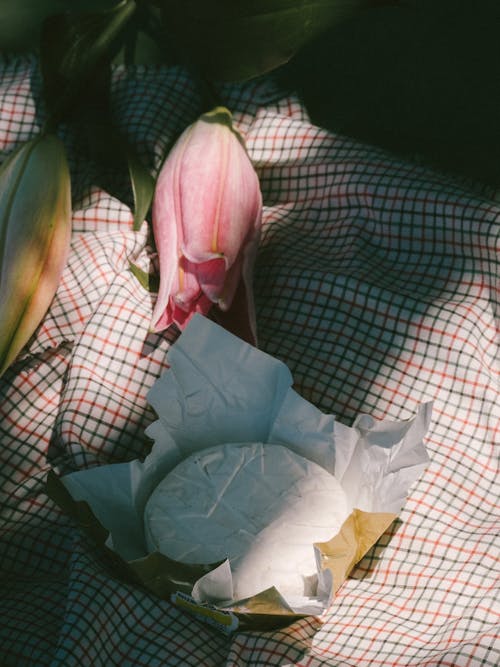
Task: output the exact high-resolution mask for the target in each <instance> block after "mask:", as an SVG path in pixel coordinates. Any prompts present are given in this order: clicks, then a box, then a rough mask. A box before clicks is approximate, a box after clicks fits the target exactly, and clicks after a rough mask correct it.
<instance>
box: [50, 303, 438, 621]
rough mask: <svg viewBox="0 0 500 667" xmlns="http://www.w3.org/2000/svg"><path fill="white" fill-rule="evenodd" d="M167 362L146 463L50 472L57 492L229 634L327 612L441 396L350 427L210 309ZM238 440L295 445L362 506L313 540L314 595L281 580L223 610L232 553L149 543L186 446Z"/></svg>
mask: <svg viewBox="0 0 500 667" xmlns="http://www.w3.org/2000/svg"><path fill="white" fill-rule="evenodd" d="M168 361H169V364H170V368H169V370H168V371H166V372H165V373H164V374H163V375H162V376H161V377H160V378H159V379H158V380H157V382H156V383H155V384H154V386H153V387H152V388H151V390H150V392H149V394H148V401H149V402H150V404H151V405H152V407H153V408H154V409H155V411H156V413H157V415H158V420H157V421H155V422H154V423H153V424H151V426H149V427H148V429H147V431H146V433H147V434H148V435H149V436H150V437H151V438H152V439H153V440H154V445H153V447H152V450H151V453H150V454H149V455H148V456H147V457H146V458H145V459H144V461H139V460H135V461H131V462H129V463H120V464H113V465H107V466H101V467H97V468H91V469H89V470H84V471H80V472H76V473H72V474H70V475H65V476H64V477H62V478H60V479H59V478H57V476H56V475H55V474H54V473H50V474H49V477H48V480H47V490H48V493H49V495H50V496H51V497H52V498H53V499H54V500H55V501H56V502H57V503H58V504H59V505H60V506H61V507H62V508H63V509H64V510H65V511H66V512H68V513H69V514H70V515H71V516H72V517H73V518H74V519H75V520H76V521H77V522H78V523H79V524H80V525H81V526H82V528H83V529H84V530H86V531H87V533H89V534H90V535H91V536H92V538H93V539H94V540H95V541H96V542H97V543H98V544H100V545H101V547H102V549H103V550H105V551H106V552H107V554H108V557H109V562H110V565H111V567H112V568H113V570H114V572H115V573H116V574H118V575H120V576H122V577H124V578H125V579H127V580H128V581H130V582H132V583H135V584H137V585H140V586H143V587H145V588H147V589H148V590H149V591H152V592H154V593H155V594H156V595H158V596H159V597H161V598H167V599H171V600H172V601H173V602H175V603H176V604H178V605H179V606H180V607H181V608H183V609H185V610H186V611H189V612H190V613H193V614H196V615H197V616H198V617H199V618H201V620H204V621H206V622H209V623H212V624H214V625H215V626H216V627H218V628H219V629H220V630H222V631H224V632H231V631H233V630H235V629H236V628H240V629H241V628H243V629H248V628H255V629H262V630H265V629H271V628H274V627H279V626H283V625H286V624H288V623H291V622H292V621H294V620H296V619H298V618H302V617H304V616H306V615H316V616H320V615H321V614H322V613H323V612H324V611H325V609H326V608H327V607H328V605H329V604H330V602H331V599H332V596H333V595H334V594H335V592H336V591H337V590H338V588H339V587H340V586H341V584H342V583H343V582H344V581H345V579H346V578H347V576H348V575H349V573H350V572H351V570H352V569H353V567H354V566H355V565H356V563H357V562H359V561H360V560H361V558H362V557H363V556H364V555H365V554H366V552H367V551H368V550H369V549H370V548H371V547H372V546H373V545H374V544H375V543H376V542H377V540H378V539H379V537H380V536H381V535H382V534H383V533H384V532H385V531H386V530H387V528H388V527H389V525H390V524H391V523H392V521H393V520H394V519H395V518H396V517H397V516H398V514H399V512H400V510H401V508H402V506H403V505H404V503H405V500H406V497H407V494H408V491H409V488H410V486H411V485H412V484H413V483H414V482H415V481H416V480H417V479H418V478H419V477H420V475H421V474H422V472H423V471H424V469H425V468H426V466H427V464H428V456H427V453H426V450H425V447H424V445H423V437H424V435H425V433H426V431H427V428H428V425H429V421H430V414H431V404H430V403H425V404H422V405H421V406H420V408H419V410H418V412H417V414H416V415H415V416H414V417H413V418H412V419H409V420H405V421H376V420H374V419H373V418H371V417H370V416H368V415H359V416H358V418H357V419H356V420H355V422H354V424H353V426H352V427H348V426H346V425H343V424H341V423H339V422H336V421H335V419H334V417H333V415H325V414H323V413H322V412H320V411H319V410H318V409H317V408H316V407H314V406H313V405H312V404H311V403H309V402H308V401H306V400H304V399H303V398H302V397H301V396H299V395H298V394H297V392H295V391H294V390H293V389H292V376H291V374H290V371H289V369H288V368H287V366H286V365H285V364H283V363H282V362H280V361H279V360H277V359H275V358H273V357H271V356H269V355H267V354H265V353H263V352H261V351H259V350H257V349H256V348H254V347H252V346H250V345H248V344H247V343H244V342H243V341H241V340H240V339H239V338H237V337H235V336H233V335H232V334H230V333H228V332H227V331H225V330H224V329H222V328H221V327H219V326H218V325H216V324H214V323H213V322H211V321H210V320H208V319H207V318H204V317H202V316H201V315H197V316H195V317H194V318H193V319H192V320H191V322H190V323H189V325H188V326H187V327H186V329H185V330H184V332H183V333H182V335H181V336H180V337H179V338H178V340H177V342H176V343H175V344H174V345H173V346H172V347H171V349H170V351H169V353H168ZM236 442H263V443H274V444H281V445H285V446H286V447H288V448H289V449H291V450H292V451H294V452H295V453H296V454H299V455H300V456H303V457H305V458H307V459H309V460H311V461H313V462H314V463H317V464H318V465H320V466H322V467H323V468H325V469H326V470H327V471H328V472H330V473H331V474H334V475H335V477H336V478H337V479H338V480H339V481H340V482H341V484H342V487H343V489H344V491H345V493H346V496H347V499H348V503H349V508H350V509H351V510H352V512H351V514H350V516H349V517H348V518H347V520H346V521H345V523H344V524H343V526H342V528H341V530H340V531H339V533H338V534H337V535H332V539H331V540H329V541H328V542H322V543H317V544H315V545H311V549H314V552H315V556H316V563H317V577H318V587H317V595H316V596H315V597H313V598H305V597H300V598H298V597H296V598H294V599H287V600H285V599H284V598H283V597H282V596H281V595H280V594H279V593H278V591H277V590H276V589H274V588H271V589H268V590H267V591H263V592H262V593H259V594H258V595H255V596H253V597H252V598H249V599H248V600H239V601H231V603H230V604H227V603H225V604H224V608H221V607H220V604H218V603H219V601H220V600H224V599H226V597H227V591H228V590H232V588H231V569H230V565H229V562H228V561H227V560H226V561H224V562H222V563H216V564H207V565H206V566H205V565H203V566H198V565H196V566H194V565H183V564H181V563H178V562H176V561H173V560H171V559H169V558H167V557H166V556H163V555H162V554H159V553H153V554H148V553H147V549H146V543H145V538H144V527H143V514H144V507H145V505H146V502H147V500H148V498H149V496H150V494H151V492H152V491H153V489H154V488H155V487H156V485H157V484H158V483H159V482H160V481H161V480H162V479H163V478H164V477H165V475H166V474H167V473H168V472H169V471H170V470H171V469H172V468H173V467H175V466H176V465H177V463H179V462H180V461H181V460H183V459H184V458H185V457H187V456H188V455H190V454H192V453H194V452H197V451H200V450H202V449H205V448H207V447H211V446H215V445H219V444H223V443H236ZM225 596H226V597H225Z"/></svg>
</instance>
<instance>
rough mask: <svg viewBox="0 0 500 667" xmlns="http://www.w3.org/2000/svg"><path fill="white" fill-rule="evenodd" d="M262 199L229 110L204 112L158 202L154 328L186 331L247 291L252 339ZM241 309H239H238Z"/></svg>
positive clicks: (167, 174)
mask: <svg viewBox="0 0 500 667" xmlns="http://www.w3.org/2000/svg"><path fill="white" fill-rule="evenodd" d="M261 215H262V195H261V192H260V186H259V179H258V176H257V174H256V172H255V170H254V168H253V166H252V163H251V161H250V158H249V157H248V155H247V152H246V150H245V146H244V143H243V140H242V138H241V137H240V135H239V134H238V133H237V132H236V131H235V130H234V129H233V127H232V123H231V114H230V112H229V111H228V110H227V109H225V108H224V107H217V108H216V109H214V110H213V111H211V112H209V113H206V114H203V115H202V116H201V117H200V118H199V119H198V120H197V121H196V122H195V123H193V124H192V125H190V126H189V127H188V128H187V129H186V130H185V131H184V132H183V133H182V135H181V136H180V137H179V139H178V140H177V142H176V144H175V145H174V147H173V148H172V150H171V152H170V154H169V155H168V157H167V160H166V161H165V164H164V165H163V167H162V170H161V172H160V176H159V178H158V182H157V185H156V191H155V196H154V201H153V232H154V237H155V241H156V247H157V250H158V257H159V265H160V286H159V291H158V299H157V302H156V305H155V308H154V311H153V316H152V328H153V330H154V331H162V330H163V329H166V328H167V327H169V326H170V325H171V324H172V323H175V324H177V326H178V327H179V328H180V329H182V328H184V326H185V325H186V324H187V323H188V322H189V320H190V319H191V317H192V316H193V315H194V313H201V314H203V315H206V314H207V313H208V311H209V310H210V308H211V307H212V305H213V304H217V306H218V307H219V308H220V309H221V310H222V311H227V310H228V309H229V307H230V306H231V303H232V301H233V298H234V296H235V293H236V291H237V289H238V298H240V294H241V292H242V290H241V285H240V281H241V283H242V286H243V288H244V293H243V296H242V298H243V299H244V300H245V304H246V305H245V309H246V311H247V312H246V315H247V317H248V322H249V325H250V330H251V336H250V337H253V339H255V336H256V333H255V328H256V327H255V310H254V305H253V296H252V270H253V263H254V260H255V256H256V254H257V246H258V242H259V235H260V226H261ZM240 311H241V305H240Z"/></svg>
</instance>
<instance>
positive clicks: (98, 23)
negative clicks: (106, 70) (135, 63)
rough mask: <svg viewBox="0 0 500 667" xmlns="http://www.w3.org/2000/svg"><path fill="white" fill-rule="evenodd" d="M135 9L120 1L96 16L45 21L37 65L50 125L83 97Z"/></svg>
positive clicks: (129, 2)
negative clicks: (39, 66)
mask: <svg viewBox="0 0 500 667" xmlns="http://www.w3.org/2000/svg"><path fill="white" fill-rule="evenodd" d="M135 9H136V5H135V2H134V0H120V1H119V2H118V3H117V4H115V5H114V6H113V7H111V8H106V9H105V10H103V11H101V12H98V13H97V12H96V13H91V14H78V13H70V12H67V13H65V14H59V15H56V16H50V17H49V18H48V19H47V20H46V21H45V24H44V27H43V31H42V38H41V45H40V64H41V69H42V75H43V83H44V92H45V97H46V102H47V106H48V108H49V112H50V113H51V114H52V117H53V119H54V122H57V121H58V120H60V119H61V118H62V117H64V116H65V114H67V113H68V111H69V110H71V109H72V108H73V107H74V106H77V105H78V103H79V101H80V100H81V99H84V98H85V95H86V93H87V88H88V87H89V86H90V87H91V86H92V83H93V80H94V78H95V76H96V73H97V72H98V71H99V70H102V68H103V67H106V66H107V65H109V62H110V61H111V59H112V58H113V57H114V56H115V55H116V53H117V51H118V50H119V48H120V46H121V43H122V39H123V32H124V29H125V27H126V25H127V23H128V21H129V20H130V19H131V17H132V15H133V14H134V12H135Z"/></svg>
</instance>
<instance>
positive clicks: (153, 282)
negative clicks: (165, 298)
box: [129, 262, 160, 294]
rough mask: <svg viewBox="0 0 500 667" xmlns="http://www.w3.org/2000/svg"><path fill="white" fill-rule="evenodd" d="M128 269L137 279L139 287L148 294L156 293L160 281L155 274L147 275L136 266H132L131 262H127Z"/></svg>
mask: <svg viewBox="0 0 500 667" xmlns="http://www.w3.org/2000/svg"><path fill="white" fill-rule="evenodd" d="M129 269H130V271H131V272H132V273H133V275H134V276H135V277H136V278H137V280H138V281H139V283H140V285H142V287H144V289H147V290H148V292H152V293H154V294H156V293H157V292H158V288H159V286H160V280H159V278H158V276H157V275H156V274H155V273H147V272H146V271H143V270H142V269H141V268H140V267H138V266H137V264H132V262H129Z"/></svg>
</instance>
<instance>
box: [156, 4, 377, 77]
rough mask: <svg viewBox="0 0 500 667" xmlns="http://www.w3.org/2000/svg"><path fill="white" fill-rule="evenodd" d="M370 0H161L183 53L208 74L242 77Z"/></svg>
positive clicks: (269, 65) (279, 60)
mask: <svg viewBox="0 0 500 667" xmlns="http://www.w3.org/2000/svg"><path fill="white" fill-rule="evenodd" d="M369 1H370V0H300V1H298V0H241V1H240V2H235V1H234V0H219V1H218V2H207V1H206V0H185V1H184V2H179V1H178V0H160V6H161V9H162V17H163V20H164V23H165V27H166V29H167V30H168V32H169V35H170V37H171V39H172V40H174V41H175V45H176V47H177V49H178V51H179V53H180V54H181V55H182V56H183V58H184V60H186V61H187V62H188V63H189V64H191V65H194V66H196V67H199V68H200V69H201V70H202V71H203V72H204V73H205V74H206V75H207V76H209V77H212V78H217V79H224V80H243V79H248V78H251V77H254V76H258V75H260V74H263V73H264V72H267V71H269V70H272V69H274V68H276V67H278V66H280V65H282V64H283V63H285V62H287V61H288V60H289V59H290V58H291V56H292V55H293V54H294V53H295V52H296V51H297V50H298V49H299V48H300V47H301V46H303V45H304V44H305V43H307V42H308V41H310V40H311V39H312V38H314V37H315V36H316V35H318V34H319V33H320V32H322V31H323V30H325V28H327V27H329V26H331V25H333V24H335V23H336V22H338V21H339V20H341V19H343V18H345V17H347V16H350V15H352V14H353V13H354V12H356V11H357V10H358V9H359V8H360V7H364V6H366V5H367V4H368V3H369Z"/></svg>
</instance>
